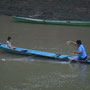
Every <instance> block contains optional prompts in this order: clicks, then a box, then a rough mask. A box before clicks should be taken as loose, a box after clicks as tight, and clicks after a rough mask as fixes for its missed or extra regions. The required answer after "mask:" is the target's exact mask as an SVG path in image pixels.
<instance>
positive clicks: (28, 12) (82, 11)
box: [0, 0, 90, 21]
mask: <svg viewBox="0 0 90 90" xmlns="http://www.w3.org/2000/svg"><path fill="white" fill-rule="evenodd" d="M7 3H8V4H7ZM0 15H7V16H22V17H30V18H38V19H49V20H77V21H90V1H89V0H87V1H82V2H81V0H75V1H72V0H68V1H65V0H61V1H60V0H46V1H45V0H44V1H43V0H38V1H36V0H27V1H26V0H23V1H18V0H15V1H11V0H1V1H0Z"/></svg>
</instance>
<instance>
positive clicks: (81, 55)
mask: <svg viewBox="0 0 90 90" xmlns="http://www.w3.org/2000/svg"><path fill="white" fill-rule="evenodd" d="M68 43H72V44H74V45H76V46H77V47H78V50H77V51H75V52H74V53H75V54H78V56H77V57H76V56H73V57H69V59H70V60H86V59H87V54H86V51H85V48H84V46H83V45H82V42H81V40H77V41H76V42H74V41H68Z"/></svg>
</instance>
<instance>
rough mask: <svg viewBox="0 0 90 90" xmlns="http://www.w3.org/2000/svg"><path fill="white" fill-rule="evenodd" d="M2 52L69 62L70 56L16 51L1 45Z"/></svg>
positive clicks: (29, 50)
mask: <svg viewBox="0 0 90 90" xmlns="http://www.w3.org/2000/svg"><path fill="white" fill-rule="evenodd" d="M0 50H3V51H5V52H8V53H15V54H20V55H29V56H31V55H37V56H43V57H49V58H55V59H64V60H68V55H63V54H61V55H59V54H56V53H51V52H43V51H37V50H31V49H24V48H19V47H15V49H11V48H8V47H7V45H6V44H0Z"/></svg>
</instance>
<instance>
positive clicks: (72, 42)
mask: <svg viewBox="0 0 90 90" xmlns="http://www.w3.org/2000/svg"><path fill="white" fill-rule="evenodd" d="M67 43H71V44H74V45H77V43H76V42H75V41H68V42H67Z"/></svg>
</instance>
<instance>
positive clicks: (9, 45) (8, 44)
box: [6, 37, 14, 49]
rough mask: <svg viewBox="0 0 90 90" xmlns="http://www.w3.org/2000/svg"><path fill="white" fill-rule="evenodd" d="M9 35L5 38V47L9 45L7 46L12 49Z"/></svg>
mask: <svg viewBox="0 0 90 90" xmlns="http://www.w3.org/2000/svg"><path fill="white" fill-rule="evenodd" d="M11 39H12V38H11V37H8V38H7V42H6V45H7V47H9V48H11V49H14V47H13V46H12V44H11Z"/></svg>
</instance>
